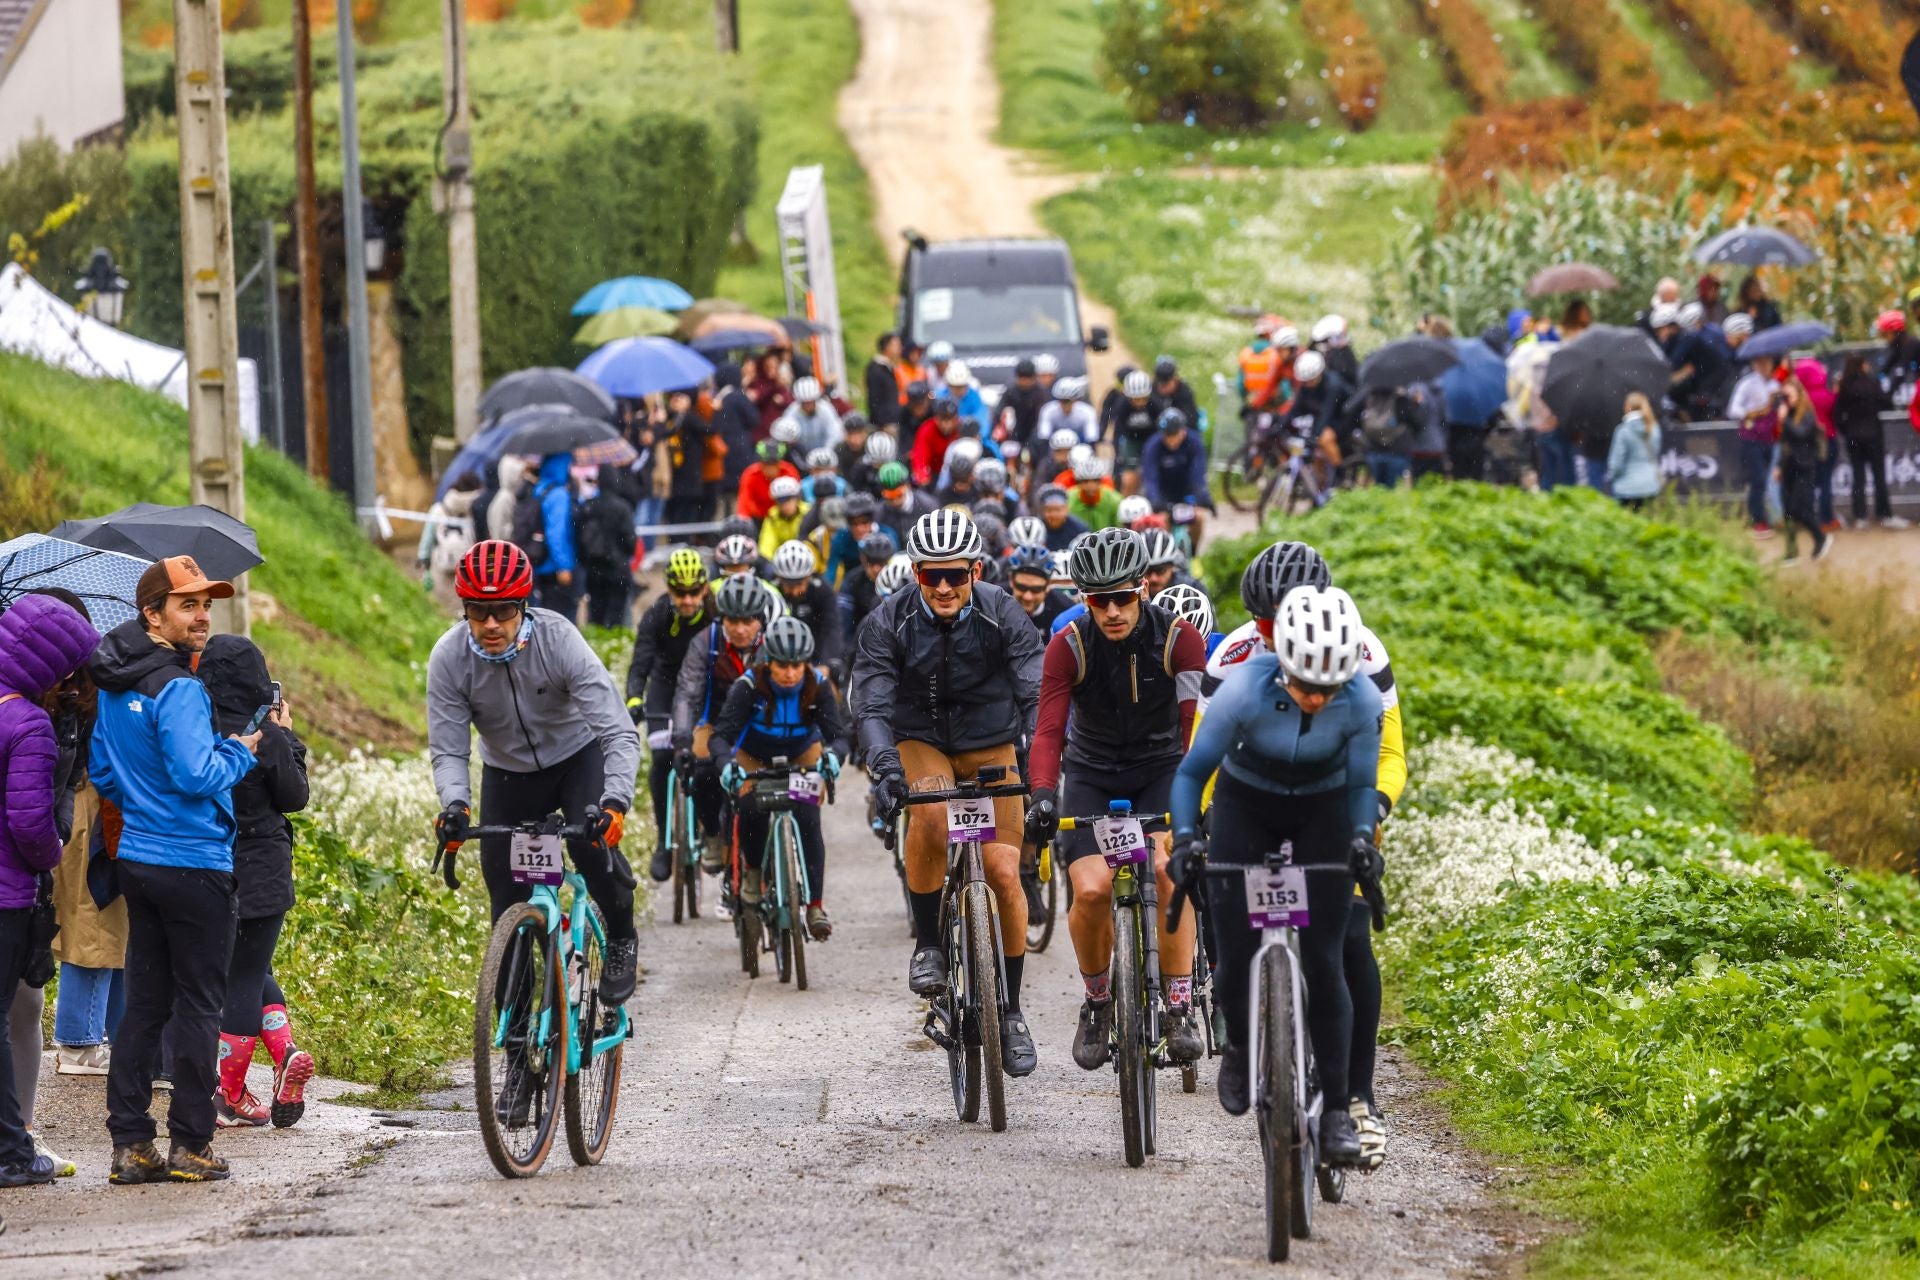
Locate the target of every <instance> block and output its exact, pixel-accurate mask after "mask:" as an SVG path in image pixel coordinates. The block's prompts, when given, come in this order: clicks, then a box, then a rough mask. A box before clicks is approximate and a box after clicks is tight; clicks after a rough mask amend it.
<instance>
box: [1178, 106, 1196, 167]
mask: <svg viewBox="0 0 1920 1280" xmlns="http://www.w3.org/2000/svg"><path fill="white" fill-rule="evenodd" d="M1193 122H1194V114H1193V112H1191V111H1189V112H1187V114H1186V116H1185V118H1184V119H1182V120H1181V122H1180V123H1182V124H1184V125H1186V126H1187V128H1189V129H1191V128H1193ZM1188 159H1192V157H1191V156H1189V157H1188Z"/></svg>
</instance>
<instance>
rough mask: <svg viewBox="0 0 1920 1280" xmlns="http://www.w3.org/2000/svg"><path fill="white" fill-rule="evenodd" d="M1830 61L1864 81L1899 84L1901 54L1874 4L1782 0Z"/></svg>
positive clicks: (1847, 0) (1861, 0)
mask: <svg viewBox="0 0 1920 1280" xmlns="http://www.w3.org/2000/svg"><path fill="white" fill-rule="evenodd" d="M1779 2H1780V3H1781V6H1782V7H1783V8H1784V9H1785V10H1786V11H1787V12H1788V13H1790V14H1791V15H1792V16H1793V23H1794V27H1795V28H1796V29H1797V30H1799V31H1802V32H1804V33H1805V34H1806V37H1807V39H1808V41H1809V42H1811V43H1813V44H1815V45H1818V46H1819V47H1820V49H1822V50H1823V51H1824V52H1825V53H1826V55H1827V57H1828V58H1830V59H1832V60H1833V61H1834V62H1835V63H1836V64H1838V65H1839V66H1840V67H1841V68H1842V69H1844V70H1846V71H1848V72H1850V73H1852V74H1853V75H1855V76H1857V77H1859V78H1860V79H1862V80H1871V81H1873V82H1875V83H1876V84H1898V83H1899V80H1900V50H1899V49H1897V48H1895V47H1894V43H1893V39H1892V37H1891V36H1889V35H1888V34H1887V20H1886V16H1885V15H1884V14H1883V13H1882V12H1881V10H1880V6H1879V5H1878V4H1875V3H1874V2H1873V0H1779Z"/></svg>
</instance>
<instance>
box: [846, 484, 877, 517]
mask: <svg viewBox="0 0 1920 1280" xmlns="http://www.w3.org/2000/svg"><path fill="white" fill-rule="evenodd" d="M879 516H880V499H878V498H876V497H874V496H873V495H872V494H870V493H867V492H866V491H864V490H855V491H854V492H852V493H850V494H848V495H847V519H848V520H849V521H852V520H876V519H878V518H879Z"/></svg>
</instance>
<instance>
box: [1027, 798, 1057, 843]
mask: <svg viewBox="0 0 1920 1280" xmlns="http://www.w3.org/2000/svg"><path fill="white" fill-rule="evenodd" d="M1059 830H1060V813H1059V810H1058V808H1057V807H1056V806H1055V803H1054V792H1053V788H1051V787H1035V788H1034V791H1033V796H1032V798H1030V799H1029V800H1028V801H1027V843H1028V844H1036V845H1037V844H1046V843H1047V842H1048V841H1050V840H1052V839H1053V837H1054V835H1055V833H1057V832H1058V831H1059Z"/></svg>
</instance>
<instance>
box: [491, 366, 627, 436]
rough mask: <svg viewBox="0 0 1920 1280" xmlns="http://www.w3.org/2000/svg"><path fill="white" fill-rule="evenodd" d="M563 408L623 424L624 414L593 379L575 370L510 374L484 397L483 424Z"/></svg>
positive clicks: (536, 369)
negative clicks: (533, 409)
mask: <svg viewBox="0 0 1920 1280" xmlns="http://www.w3.org/2000/svg"><path fill="white" fill-rule="evenodd" d="M536 404H546V405H562V406H565V407H566V408H568V409H571V410H572V411H573V412H575V413H577V414H580V415H582V416H583V417H588V418H595V419H598V420H599V421H602V422H618V421H620V410H619V409H618V408H617V407H616V406H615V405H614V403H613V397H612V396H610V395H608V394H607V393H606V392H605V391H604V390H602V389H601V388H600V387H599V385H598V384H596V383H595V382H594V381H593V380H592V379H590V378H583V377H581V376H580V375H579V374H577V373H575V372H574V371H573V370H571V369H557V368H534V369H522V370H520V371H519V372H518V373H510V374H508V375H507V376H506V377H504V378H502V379H500V380H499V381H498V382H496V383H494V384H493V385H492V386H490V387H488V388H487V394H485V395H483V396H481V397H480V421H481V422H482V423H487V422H491V421H493V420H494V419H496V418H498V417H500V416H501V415H503V414H506V413H510V412H512V411H513V410H515V409H524V408H526V407H527V406H528V405H536Z"/></svg>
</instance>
